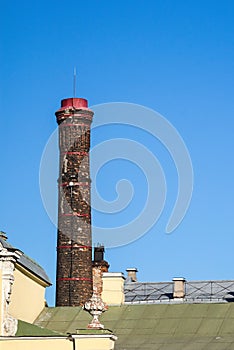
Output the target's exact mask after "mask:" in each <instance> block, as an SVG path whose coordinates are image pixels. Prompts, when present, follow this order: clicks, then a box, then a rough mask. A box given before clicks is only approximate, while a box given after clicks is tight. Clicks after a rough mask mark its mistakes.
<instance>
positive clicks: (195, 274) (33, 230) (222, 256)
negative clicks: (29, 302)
mask: <svg viewBox="0 0 234 350" xmlns="http://www.w3.org/2000/svg"><path fill="white" fill-rule="evenodd" d="M233 11H234V4H233V2H232V1H227V0H224V1H222V2H221V1H215V2H214V1H209V0H208V1H205V2H204V1H183V0H181V1H177V2H175V1H172V0H171V1H169V0H163V1H131V0H129V1H122V0H119V1H68V2H63V1H49V2H46V1H43V0H42V1H40V2H30V1H20V2H14V3H13V2H4V3H2V7H1V14H0V16H1V21H0V28H1V40H0V45H1V46H0V52H1V53H0V62H1V65H0V78H1V85H0V98H1V130H2V132H1V138H0V144H1V148H0V149H1V166H2V167H1V173H0V177H1V201H0V213H1V214H0V217H1V224H0V229H1V230H3V231H6V232H7V234H8V236H9V241H10V242H11V243H12V244H13V245H15V246H17V247H18V248H20V249H21V250H23V251H24V252H25V253H27V254H29V255H30V256H31V257H32V258H34V259H35V260H37V261H38V262H39V263H40V264H41V265H42V266H43V267H44V268H45V269H46V271H47V273H48V274H49V276H50V278H51V280H52V281H53V283H54V285H55V259H56V228H55V227H54V225H53V224H52V223H51V222H50V220H49V218H48V216H47V213H46V211H45V209H44V207H43V204H42V200H41V197H40V188H39V166H40V159H41V155H42V152H43V149H44V147H45V144H46V142H47V140H48V139H49V137H50V135H51V133H52V132H53V131H54V130H55V128H56V121H55V116H54V112H55V111H56V110H57V109H58V108H59V106H60V100H61V99H62V98H66V97H70V96H71V95H72V73H73V67H74V66H76V67H77V72H78V73H77V74H78V76H77V80H78V84H77V95H78V96H80V97H86V98H87V99H88V100H89V105H96V104H102V103H107V102H116V101H118V102H130V103H136V104H140V105H143V106H146V107H149V108H151V109H154V110H156V111H158V112H159V113H161V114H162V115H163V116H164V117H165V118H167V119H168V120H169V121H170V122H171V123H172V124H173V125H174V127H175V128H176V129H177V130H178V132H179V133H180V135H181V136H182V137H183V139H184V141H185V143H186V145H187V148H188V150H189V153H190V156H191V159H192V163H193V168H194V192H193V198H192V202H191V205H190V208H189V210H188V212H187V214H186V216H185V218H184V220H183V222H182V223H181V225H180V226H179V227H178V228H177V229H176V230H175V231H174V232H173V233H172V234H171V235H167V234H165V226H166V223H167V221H168V218H169V216H170V213H171V210H172V207H173V204H174V201H175V196H176V186H177V177H176V176H177V175H176V170H175V167H174V164H173V162H172V161H171V159H170V157H169V155H168V153H167V151H166V150H165V149H164V147H163V146H162V145H161V144H160V142H156V141H155V140H151V139H150V136H149V135H143V134H142V135H138V134H137V135H136V134H134V132H132V131H131V130H129V129H126V128H125V129H124V128H123V127H119V128H117V129H115V130H114V131H113V130H112V132H111V133H110V132H109V130H108V129H105V128H103V129H102V130H100V132H98V130H95V132H94V133H93V141H92V142H93V144H96V143H98V142H100V140H101V141H103V140H106V139H108V138H109V137H110V136H111V135H112V136H113V135H115V137H125V138H133V139H134V138H135V139H137V140H138V141H139V140H140V141H141V142H142V143H143V144H144V145H145V146H146V147H148V148H149V149H151V151H152V152H154V153H155V154H156V155H157V156H158V158H159V160H160V163H161V166H162V168H163V169H164V171H165V177H166V179H167V183H168V197H167V201H166V206H165V210H164V211H163V214H162V216H161V218H160V220H159V221H158V223H157V224H156V225H155V226H154V227H153V228H152V229H151V230H150V232H148V233H147V234H145V235H144V236H143V237H142V238H140V239H139V240H137V241H135V242H134V243H131V244H128V245H126V246H124V247H119V248H112V249H108V250H107V252H106V258H107V260H108V261H109V262H110V264H111V271H123V272H124V271H125V269H126V268H127V267H130V266H134V267H137V268H138V269H139V273H138V276H139V279H140V280H142V281H148V280H151V281H166V280H171V279H172V278H173V277H175V276H183V277H186V278H187V279H188V280H200V279H233V278H234V276H233V269H232V265H233V243H234V237H233V224H232V219H233V209H234V208H233V198H234V186H233V178H234V166H233V155H232V150H233V147H234V140H233V139H234V138H233V129H234V121H233V114H234V104H233V95H234V86H233V81H234V23H233ZM111 166H113V168H112V167H111ZM116 169H121V171H120V172H119V173H118V172H117V171H116ZM124 169H126V173H127V174H128V175H129V174H130V179H132V181H133V183H134V187H135V188H136V194H137V205H136V207H134V206H133V207H132V210H133V211H132V212H130V213H129V215H130V216H131V215H133V214H134V210H136V211H137V210H139V208H140V204H139V203H141V201H144V199H145V194H144V193H143V192H142V193H141V190H140V189H142V181H143V182H144V180H142V178H141V175H139V176H138V173H139V170H138V169H135V166H134V165H131V164H129V163H127V162H125V163H123V161H122V163H120V164H119V166H118V163H117V164H115V165H114V163H113V164H112V165H111V164H109V165H108V166H107V167H106V169H105V168H103V170H102V171H103V174H101V176H100V177H99V179H98V186H99V189H100V193H102V194H103V196H104V197H105V196H106V199H113V198H114V194H115V193H114V191H113V190H112V188H111V184H113V188H114V186H115V182H116V181H117V180H118V179H117V178H116V177H117V176H116V174H119V175H120V176H122V177H124V176H125V174H124ZM105 172H106V173H105ZM134 174H136V175H134ZM134 176H135V177H134ZM126 177H128V176H126ZM107 179H108V182H107ZM106 186H108V190H107V187H106ZM143 189H144V186H143ZM108 196H109V197H108ZM134 208H135V209H134ZM130 209H131V208H130ZM93 216H94V220H96V222H98V221H100V220H101V219H102V217H101V216H98V214H97V213H94V215H93ZM105 220H108V219H107V218H104V217H103V221H105ZM118 220H119V218H118V217H116V218H115V217H113V218H112V226H114V225H115V224H117V222H118ZM105 222H106V221H105ZM47 297H48V301H49V304H53V298H54V287H52V288H50V290H49V291H48V292H47Z"/></svg>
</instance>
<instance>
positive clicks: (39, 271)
mask: <svg viewBox="0 0 234 350" xmlns="http://www.w3.org/2000/svg"><path fill="white" fill-rule="evenodd" d="M1 246H2V247H3V248H5V249H8V250H11V251H12V250H13V251H15V250H19V249H17V248H15V247H13V246H12V245H11V244H10V243H9V242H8V241H6V240H5V239H4V238H2V237H0V247H1ZM21 253H22V255H21V257H20V258H19V260H18V261H17V264H19V265H21V266H23V267H24V268H25V269H27V270H28V271H30V272H32V273H33V274H34V275H36V276H37V277H39V278H41V279H42V280H43V281H45V282H46V283H47V284H49V285H51V282H50V279H49V277H48V276H47V274H46V272H45V270H44V269H43V268H42V267H41V266H40V265H39V264H38V263H37V262H36V261H34V260H33V259H31V258H30V257H29V256H27V255H26V254H24V253H23V252H21Z"/></svg>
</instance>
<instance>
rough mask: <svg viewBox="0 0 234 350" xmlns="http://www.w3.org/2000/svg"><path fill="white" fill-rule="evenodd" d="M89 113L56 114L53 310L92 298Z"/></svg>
mask: <svg viewBox="0 0 234 350" xmlns="http://www.w3.org/2000/svg"><path fill="white" fill-rule="evenodd" d="M92 116H93V112H92V111H90V110H88V109H86V110H85V109H84V110H82V109H75V108H74V107H71V108H70V107H69V108H68V109H66V110H62V111H61V110H59V111H58V112H56V117H57V122H58V124H59V148H60V167H59V181H58V186H59V200H58V240H57V287H56V305H57V306H78V305H83V304H84V303H85V302H86V301H87V300H88V299H89V298H90V297H91V295H92V250H91V246H92V239H91V208H90V168H89V149H90V124H91V121H92Z"/></svg>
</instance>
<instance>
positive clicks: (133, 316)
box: [36, 303, 234, 350]
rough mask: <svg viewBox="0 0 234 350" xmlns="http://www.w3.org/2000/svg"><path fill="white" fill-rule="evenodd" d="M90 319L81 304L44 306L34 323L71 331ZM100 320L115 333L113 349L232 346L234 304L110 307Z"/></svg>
mask: <svg viewBox="0 0 234 350" xmlns="http://www.w3.org/2000/svg"><path fill="white" fill-rule="evenodd" d="M89 321H90V316H89V315H88V313H86V312H85V311H83V310H82V308H80V307H56V308H46V309H44V311H43V312H42V314H41V315H40V316H39V318H38V319H37V321H36V324H37V325H40V326H43V327H46V328H48V329H51V330H56V331H59V332H62V333H66V332H71V333H74V332H75V331H76V329H77V328H86V326H87V324H88V322H89ZM101 322H102V323H103V324H104V325H105V328H108V329H111V330H112V331H113V332H114V334H115V335H117V337H118V340H117V342H116V346H115V349H116V350H124V349H125V350H137V349H141V350H151V349H152V350H177V349H178V350H183V349H184V350H204V349H205V350H209V349H212V350H213V349H215V350H230V349H234V303H229V304H228V303H227V304H178V305H175V304H174V305H170V304H165V305H155V304H153V305H149V304H145V305H123V306H120V307H118V306H113V307H110V308H109V310H108V311H107V312H105V313H104V314H103V315H102V317H101Z"/></svg>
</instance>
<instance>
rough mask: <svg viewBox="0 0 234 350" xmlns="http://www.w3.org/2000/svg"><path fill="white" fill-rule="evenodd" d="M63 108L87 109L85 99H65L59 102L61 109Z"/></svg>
mask: <svg viewBox="0 0 234 350" xmlns="http://www.w3.org/2000/svg"><path fill="white" fill-rule="evenodd" d="M64 107H75V108H87V107H88V101H87V100H86V99H85V98H65V99H64V100H62V101H61V108H64Z"/></svg>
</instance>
